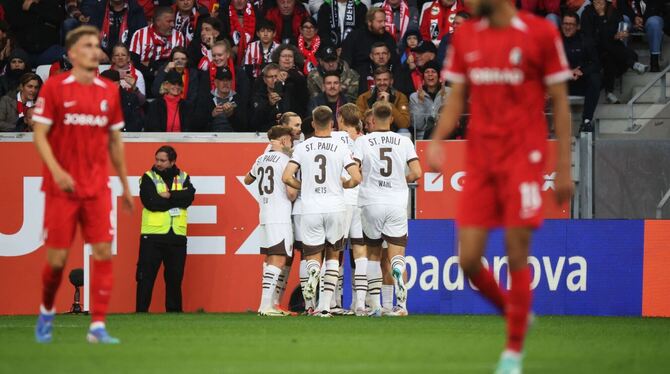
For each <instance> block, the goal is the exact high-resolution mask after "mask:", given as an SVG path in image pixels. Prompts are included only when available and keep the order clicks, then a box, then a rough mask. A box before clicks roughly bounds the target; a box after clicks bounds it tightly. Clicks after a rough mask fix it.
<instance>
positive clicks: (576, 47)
mask: <svg viewBox="0 0 670 374" xmlns="http://www.w3.org/2000/svg"><path fill="white" fill-rule="evenodd" d="M563 47H564V48H565V56H566V57H567V58H568V62H569V63H570V68H571V69H576V68H577V67H580V68H581V70H582V72H583V73H584V75H590V74H592V73H594V72H598V71H600V61H599V60H598V51H597V50H596V46H595V43H594V42H593V41H592V40H591V39H590V38H587V37H585V36H584V34H582V32H581V31H578V32H577V33H576V34H575V35H574V36H573V37H571V38H566V37H563Z"/></svg>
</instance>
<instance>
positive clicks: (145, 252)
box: [135, 235, 186, 313]
mask: <svg viewBox="0 0 670 374" xmlns="http://www.w3.org/2000/svg"><path fill="white" fill-rule="evenodd" d="M161 263H162V264H163V266H164V269H163V278H164V279H165V311H167V312H181V311H182V305H181V282H182V279H183V278H184V266H185V265H186V242H185V241H184V242H181V241H179V240H177V241H175V240H169V238H163V235H160V236H159V235H142V236H140V255H139V259H138V260H137V272H136V274H135V279H136V280H137V293H136V299H135V301H136V304H135V311H136V312H138V313H140V312H148V311H149V305H151V294H152V293H153V289H154V282H155V281H156V276H157V275H158V269H159V268H160V266H161Z"/></svg>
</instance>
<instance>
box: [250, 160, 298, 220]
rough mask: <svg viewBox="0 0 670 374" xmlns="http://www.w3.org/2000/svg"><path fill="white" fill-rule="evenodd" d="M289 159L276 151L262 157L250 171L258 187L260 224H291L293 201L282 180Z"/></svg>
mask: <svg viewBox="0 0 670 374" xmlns="http://www.w3.org/2000/svg"><path fill="white" fill-rule="evenodd" d="M289 160H290V159H289V157H288V156H287V155H286V154H284V153H282V152H276V151H270V152H267V153H263V154H262V155H260V156H259V157H258V158H257V159H256V162H254V166H252V168H251V170H250V171H249V175H251V176H252V177H253V178H254V179H255V180H256V184H257V187H258V205H259V207H260V213H259V220H260V224H261V225H264V224H268V223H291V200H289V198H288V196H287V194H286V185H285V184H284V182H282V180H281V178H282V175H283V174H284V169H285V168H286V165H288V162H289Z"/></svg>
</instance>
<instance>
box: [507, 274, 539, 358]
mask: <svg viewBox="0 0 670 374" xmlns="http://www.w3.org/2000/svg"><path fill="white" fill-rule="evenodd" d="M510 275H511V277H512V289H511V290H510V292H509V298H508V304H507V349H508V350H511V351H514V352H519V353H520V352H521V350H522V349H523V341H524V339H525V337H526V329H527V328H528V313H529V312H530V305H531V302H532V298H533V293H532V292H531V290H530V281H531V279H530V278H531V276H530V268H529V267H528V266H525V267H523V268H521V269H518V270H514V271H510Z"/></svg>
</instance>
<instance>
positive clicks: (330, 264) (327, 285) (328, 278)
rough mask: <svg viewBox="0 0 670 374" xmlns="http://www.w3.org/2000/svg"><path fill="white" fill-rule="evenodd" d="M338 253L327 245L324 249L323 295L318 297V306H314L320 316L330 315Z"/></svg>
mask: <svg viewBox="0 0 670 374" xmlns="http://www.w3.org/2000/svg"><path fill="white" fill-rule="evenodd" d="M340 253H341V251H338V250H335V248H333V247H332V246H330V245H328V247H327V249H326V266H325V267H326V272H325V274H324V276H323V295H322V297H321V298H320V299H319V306H318V307H317V308H316V309H317V311H318V312H319V314H317V315H318V316H321V317H330V316H331V314H330V302H331V300H332V298H333V295H334V293H335V288H336V287H337V278H338V275H339V268H340V261H339V258H340Z"/></svg>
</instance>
